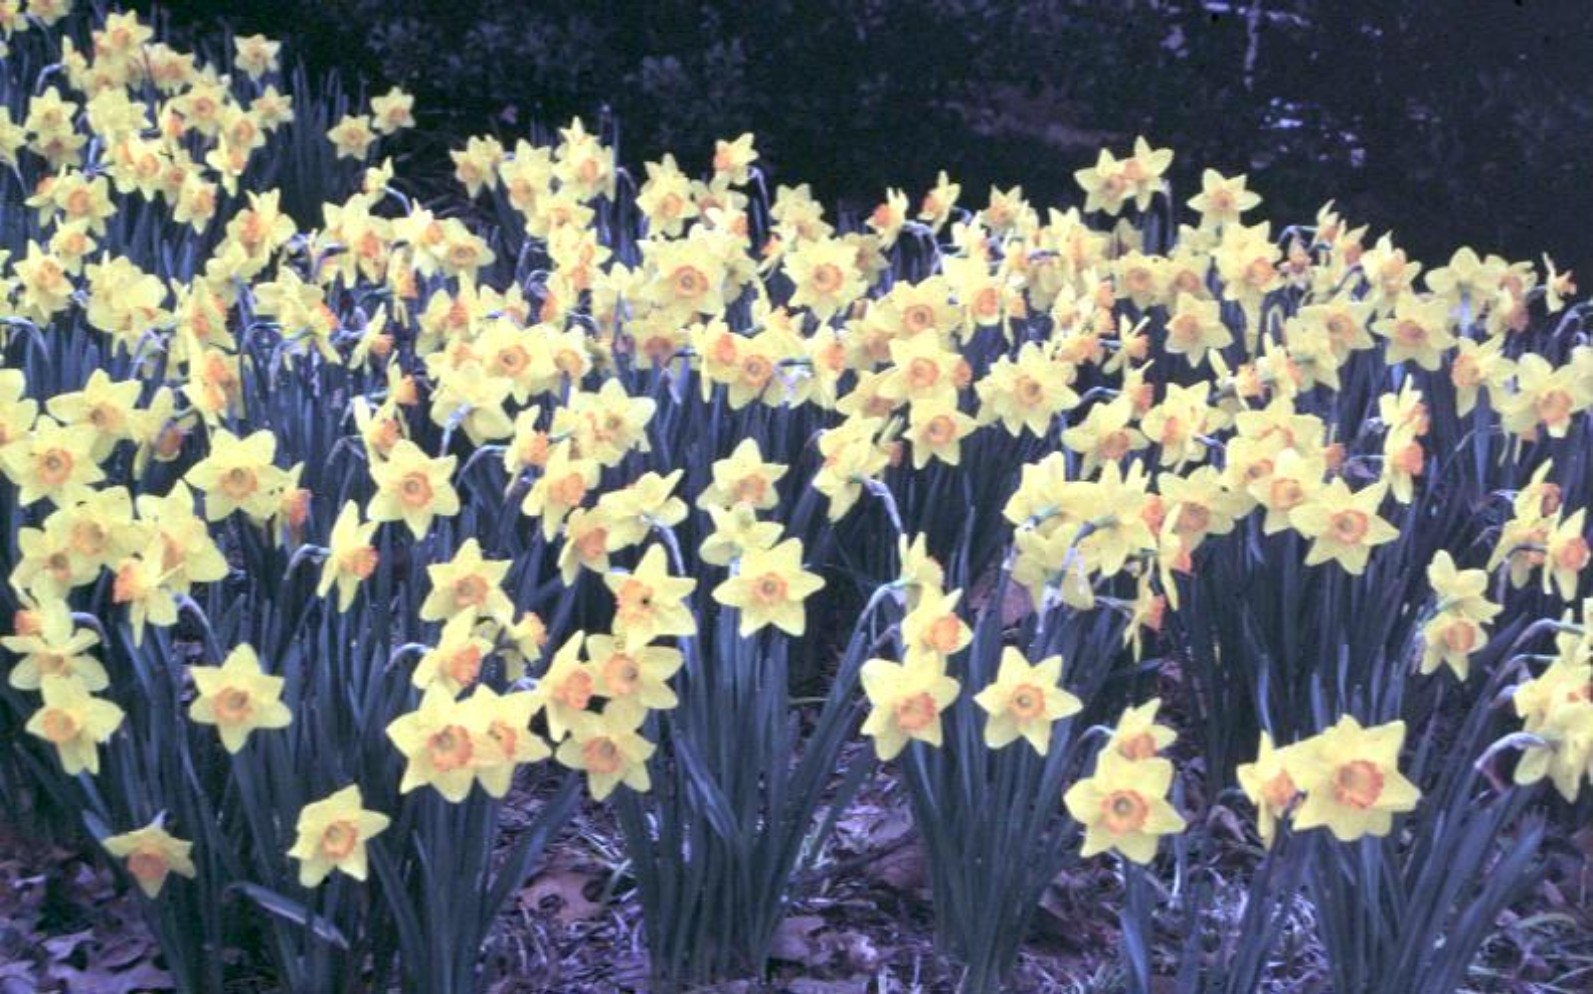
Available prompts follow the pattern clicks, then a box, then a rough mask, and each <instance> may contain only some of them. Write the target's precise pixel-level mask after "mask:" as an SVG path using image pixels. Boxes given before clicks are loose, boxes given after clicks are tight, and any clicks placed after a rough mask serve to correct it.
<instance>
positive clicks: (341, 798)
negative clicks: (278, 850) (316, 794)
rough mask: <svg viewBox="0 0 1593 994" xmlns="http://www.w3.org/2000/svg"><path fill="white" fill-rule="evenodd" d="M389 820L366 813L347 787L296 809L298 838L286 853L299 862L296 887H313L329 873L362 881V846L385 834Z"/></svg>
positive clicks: (356, 788)
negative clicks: (335, 871) (334, 871)
mask: <svg viewBox="0 0 1593 994" xmlns="http://www.w3.org/2000/svg"><path fill="white" fill-rule="evenodd" d="M391 823H392V819H391V818H388V817H387V816H386V815H384V814H382V813H381V812H379V811H367V810H366V809H365V799H364V797H363V796H362V795H361V793H360V788H359V785H358V784H350V785H348V786H347V787H344V788H343V789H342V790H339V791H336V792H335V793H333V794H330V795H328V796H327V797H324V798H322V799H321V800H319V801H315V802H313V803H310V804H306V805H305V806H304V807H303V808H300V809H299V820H298V825H297V832H298V837H297V838H295V839H294V841H293V848H291V849H289V850H288V856H289V858H291V859H296V860H298V861H299V886H301V887H317V886H319V885H320V883H321V881H323V880H325V879H326V878H327V876H328V875H330V874H331V872H332V871H333V870H341V871H342V872H344V873H346V874H348V875H349V876H351V877H353V878H354V879H355V880H364V879H365V876H366V872H367V857H366V850H365V847H366V844H367V843H369V842H370V841H371V839H374V838H375V837H376V836H378V835H380V834H381V833H382V832H384V831H386V829H387V826H388V825H389V824H391Z"/></svg>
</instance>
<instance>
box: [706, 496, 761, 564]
mask: <svg viewBox="0 0 1593 994" xmlns="http://www.w3.org/2000/svg"><path fill="white" fill-rule="evenodd" d="M704 510H706V511H707V512H708V517H709V518H710V519H711V520H712V521H713V525H714V530H713V532H712V533H711V534H710V535H709V536H708V537H707V538H705V539H703V541H702V547H701V548H700V549H699V550H698V553H697V556H698V558H699V559H701V560H702V561H703V562H705V563H708V564H710V565H713V566H729V565H730V562H731V560H733V559H739V558H741V557H743V556H746V555H747V554H749V553H752V552H758V551H761V550H764V549H768V548H771V547H773V545H774V544H775V543H776V542H778V541H780V534H781V529H780V523H779V522H778V521H759V520H758V513H757V512H756V511H754V510H753V507H752V505H751V504H747V503H737V504H734V505H732V506H731V507H729V508H725V507H721V506H720V505H718V504H709V505H707V506H706V507H705V508H704Z"/></svg>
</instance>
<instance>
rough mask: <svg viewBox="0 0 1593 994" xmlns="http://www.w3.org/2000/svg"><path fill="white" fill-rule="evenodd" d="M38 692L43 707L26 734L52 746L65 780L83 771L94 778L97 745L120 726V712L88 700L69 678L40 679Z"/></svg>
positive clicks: (79, 685) (107, 703)
mask: <svg viewBox="0 0 1593 994" xmlns="http://www.w3.org/2000/svg"><path fill="white" fill-rule="evenodd" d="M39 689H40V690H41V691H43V694H44V703H43V704H42V705H40V707H39V710H37V711H35V712H34V713H33V717H31V718H29V719H28V724H27V731H28V733H29V734H31V735H36V736H38V737H39V738H41V739H43V740H45V741H46V742H48V743H50V744H51V745H53V746H55V751H56V753H57V754H58V755H59V756H60V757H61V768H62V769H63V770H65V771H66V774H67V775H68V776H76V775H77V774H79V773H82V772H84V771H85V770H86V771H88V772H89V773H92V774H94V775H96V776H98V775H99V772H100V754H99V743H101V742H104V741H105V740H106V739H108V738H110V737H111V733H112V732H114V731H116V729H117V728H118V727H120V726H121V724H122V718H123V717H124V713H123V711H122V709H121V708H119V707H117V706H116V705H115V704H113V703H111V702H110V701H106V700H101V699H100V698H98V697H93V696H91V695H90V694H89V692H88V691H87V690H85V689H84V687H83V684H82V683H81V682H80V681H78V680H75V679H72V678H71V677H62V676H47V677H44V678H43V680H41V681H40V684H39Z"/></svg>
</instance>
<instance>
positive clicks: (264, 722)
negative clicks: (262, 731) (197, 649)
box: [188, 645, 293, 753]
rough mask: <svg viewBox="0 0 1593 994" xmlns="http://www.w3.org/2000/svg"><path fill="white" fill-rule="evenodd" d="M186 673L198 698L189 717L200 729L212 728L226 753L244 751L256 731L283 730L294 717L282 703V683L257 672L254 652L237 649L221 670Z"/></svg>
mask: <svg viewBox="0 0 1593 994" xmlns="http://www.w3.org/2000/svg"><path fill="white" fill-rule="evenodd" d="M189 673H190V674H192V676H193V678H194V687H195V688H196V689H197V690H198V691H199V696H198V697H197V698H195V699H194V702H193V704H192V705H190V706H189V708H188V716H189V717H190V718H192V719H193V720H194V721H197V722H199V723H200V724H202V725H215V726H216V730H217V731H218V732H219V733H220V734H221V744H222V746H224V747H225V748H226V750H227V751H228V752H232V753H235V752H237V751H238V750H239V749H242V748H243V745H244V742H246V741H247V740H248V738H249V733H250V732H253V731H254V730H255V729H259V728H286V727H287V726H288V725H289V724H290V723H291V722H292V721H293V713H292V712H291V711H289V710H288V708H287V705H285V704H283V703H282V701H281V696H282V687H283V684H284V680H283V678H282V677H279V676H272V675H270V674H267V673H264V672H262V671H261V669H260V660H259V657H257V656H256V655H255V651H254V648H253V647H251V646H249V645H240V646H238V647H237V648H235V649H233V650H232V651H231V652H229V653H228V654H227V658H226V659H225V660H224V661H223V662H222V664H221V665H220V666H193V667H190V668H189Z"/></svg>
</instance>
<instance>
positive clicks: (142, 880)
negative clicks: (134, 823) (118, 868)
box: [100, 818, 196, 898]
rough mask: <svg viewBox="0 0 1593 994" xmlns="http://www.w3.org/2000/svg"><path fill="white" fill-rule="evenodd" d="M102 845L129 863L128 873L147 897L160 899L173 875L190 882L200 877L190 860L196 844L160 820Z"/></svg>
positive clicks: (106, 839) (107, 850) (102, 842)
mask: <svg viewBox="0 0 1593 994" xmlns="http://www.w3.org/2000/svg"><path fill="white" fill-rule="evenodd" d="M100 845H102V846H104V847H105V851H106V852H108V853H110V854H111V855H112V856H115V857H116V858H117V859H122V860H126V861H127V873H128V875H129V876H131V877H132V878H133V882H134V883H136V884H138V889H139V890H141V891H143V892H144V896H145V897H149V898H154V897H157V896H158V895H159V894H160V892H161V889H162V888H164V887H165V886H166V878H167V877H168V876H170V875H171V874H173V873H176V874H179V875H181V876H184V877H188V878H189V879H193V877H194V875H195V873H196V871H195V869H194V863H193V859H192V858H191V857H190V856H189V854H190V853H191V852H192V851H193V848H194V844H193V843H192V842H188V841H185V840H183V839H179V838H177V837H176V836H174V835H172V834H171V833H170V832H168V831H166V827H165V826H164V825H162V824H161V822H160V819H158V818H157V819H156V820H155V821H153V822H150V823H149V824H148V825H145V826H144V827H143V828H139V829H134V830H133V831H131V832H123V833H122V834H120V835H112V836H108V837H107V838H105V839H103V840H101V842H100Z"/></svg>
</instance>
